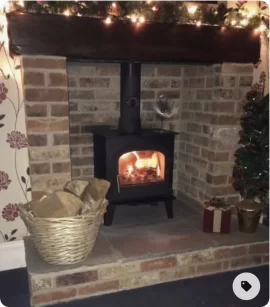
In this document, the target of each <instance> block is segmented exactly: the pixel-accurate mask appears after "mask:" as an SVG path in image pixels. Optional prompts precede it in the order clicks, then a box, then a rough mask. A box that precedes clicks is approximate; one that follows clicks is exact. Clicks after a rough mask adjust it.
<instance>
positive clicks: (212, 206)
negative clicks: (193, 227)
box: [203, 198, 232, 233]
mask: <svg viewBox="0 0 270 307" xmlns="http://www.w3.org/2000/svg"><path fill="white" fill-rule="evenodd" d="M231 209H232V208H231V206H229V205H227V204H226V203H225V202H223V201H222V200H220V199H216V198H212V199H211V200H210V201H206V202H205V203H204V213H203V231H204V232H217V233H229V232H230V228H231V214H232V210H231Z"/></svg>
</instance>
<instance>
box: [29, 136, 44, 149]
mask: <svg viewBox="0 0 270 307" xmlns="http://www.w3.org/2000/svg"><path fill="white" fill-rule="evenodd" d="M27 139H28V144H29V146H33V147H35V146H46V145H47V135H43V134H28V136H27Z"/></svg>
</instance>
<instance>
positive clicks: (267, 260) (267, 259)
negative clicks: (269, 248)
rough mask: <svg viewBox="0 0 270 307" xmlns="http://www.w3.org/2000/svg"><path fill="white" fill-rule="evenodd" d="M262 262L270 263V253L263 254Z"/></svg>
mask: <svg viewBox="0 0 270 307" xmlns="http://www.w3.org/2000/svg"><path fill="white" fill-rule="evenodd" d="M262 263H269V255H264V256H262Z"/></svg>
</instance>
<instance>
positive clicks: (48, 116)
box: [22, 55, 253, 204]
mask: <svg viewBox="0 0 270 307" xmlns="http://www.w3.org/2000/svg"><path fill="white" fill-rule="evenodd" d="M22 68H23V77H24V78H23V80H24V81H23V88H24V98H25V105H26V116H27V118H26V123H27V131H28V140H29V159H30V166H31V167H30V170H31V184H32V190H33V198H36V197H40V196H41V195H43V194H44V192H46V191H48V190H58V189H61V188H62V186H63V184H64V183H65V182H66V181H67V180H69V179H70V178H71V177H72V178H89V177H91V176H92V175H93V152H92V145H93V144H92V136H91V134H90V132H89V129H90V126H91V125H95V124H104V125H112V126H116V125H117V121H118V117H119V89H120V88H119V87H120V85H119V65H118V64H93V63H86V62H84V63H81V62H80V63H79V62H77V63H76V62H75V63H70V62H68V63H66V59H65V58H63V57H52V56H50V57H48V56H46V57H45V56H31V57H30V56H27V55H25V56H23V57H22ZM252 75H253V65H252V64H230V63H226V64H222V65H220V64H216V65H209V66H204V65H196V66H192V65H189V66H187V65H142V84H141V88H142V90H141V109H142V113H141V116H142V123H143V126H144V127H159V126H160V121H159V119H158V118H157V116H156V115H155V114H154V112H153V105H154V103H155V101H156V100H157V98H158V96H159V95H160V94H165V95H166V96H167V97H168V98H169V99H171V100H174V101H175V103H176V104H178V105H179V112H178V114H176V115H175V116H174V117H173V118H172V119H170V120H169V121H165V125H164V128H167V129H171V130H174V131H176V132H179V133H180V135H179V136H177V138H176V144H175V165H174V177H173V188H174V192H175V195H176V196H177V197H178V198H180V199H184V200H188V201H189V202H195V203H196V204H198V203H200V204H201V203H202V202H203V201H204V200H205V199H206V198H209V197H212V196H222V197H224V198H226V199H228V201H229V202H230V203H232V204H234V203H236V202H237V201H238V200H239V196H238V195H237V194H236V193H235V191H234V190H233V188H232V186H231V184H230V181H231V173H232V165H233V154H234V151H235V149H236V147H237V142H238V130H239V118H240V114H241V112H242V105H243V100H244V97H245V94H246V92H247V91H248V90H249V89H250V86H251V84H252Z"/></svg>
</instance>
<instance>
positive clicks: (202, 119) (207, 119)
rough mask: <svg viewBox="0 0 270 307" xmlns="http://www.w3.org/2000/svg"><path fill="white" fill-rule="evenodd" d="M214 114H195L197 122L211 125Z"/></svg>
mask: <svg viewBox="0 0 270 307" xmlns="http://www.w3.org/2000/svg"><path fill="white" fill-rule="evenodd" d="M212 117H213V115H212V114H209V113H195V122H197V123H204V124H210V123H211V122H212Z"/></svg>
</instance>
